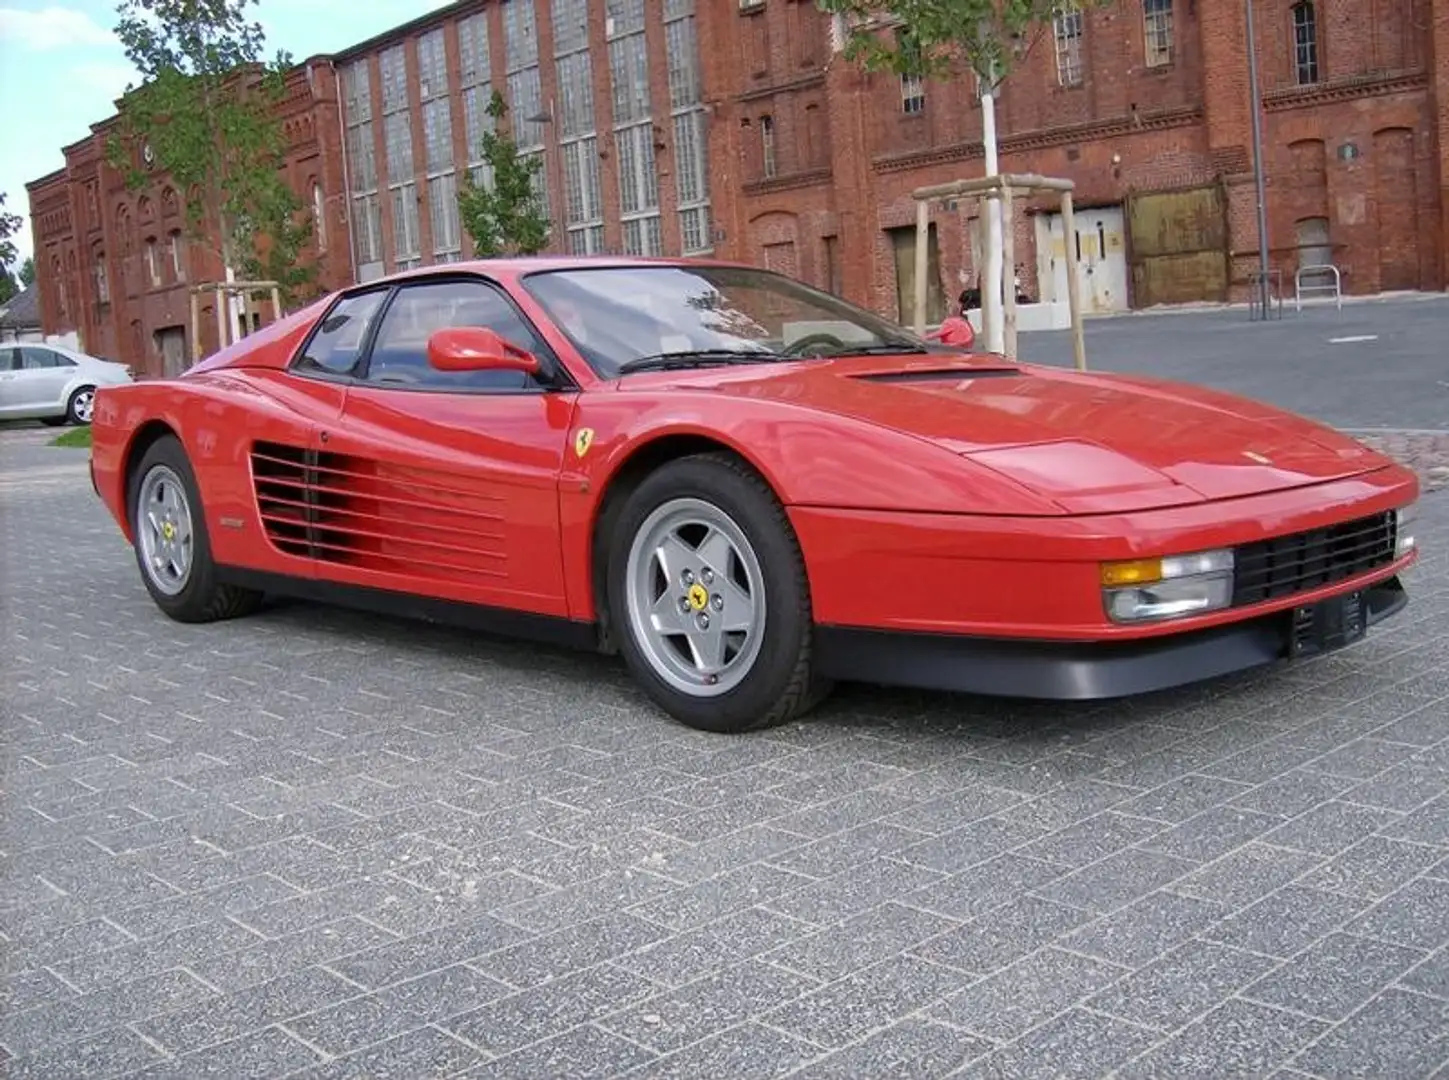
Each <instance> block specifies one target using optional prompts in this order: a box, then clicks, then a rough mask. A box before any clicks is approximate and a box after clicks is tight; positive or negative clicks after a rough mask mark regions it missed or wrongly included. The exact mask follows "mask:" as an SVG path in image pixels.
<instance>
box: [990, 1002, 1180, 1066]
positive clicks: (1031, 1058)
mask: <svg viewBox="0 0 1449 1080" xmlns="http://www.w3.org/2000/svg"><path fill="white" fill-rule="evenodd" d="M1156 1038H1157V1035H1156V1033H1155V1032H1152V1031H1149V1030H1148V1029H1146V1028H1141V1027H1138V1026H1137V1025H1135V1024H1129V1023H1128V1022H1127V1021H1125V1020H1117V1019H1114V1018H1113V1017H1110V1016H1103V1015H1101V1014H1098V1013H1092V1012H1087V1011H1085V1010H1083V1009H1072V1010H1071V1011H1069V1012H1066V1013H1063V1014H1062V1015H1060V1016H1058V1017H1056V1018H1055V1019H1053V1020H1051V1021H1049V1022H1048V1023H1046V1024H1043V1025H1042V1026H1041V1027H1038V1028H1035V1029H1033V1030H1032V1031H1030V1032H1028V1033H1027V1034H1026V1035H1025V1036H1024V1037H1022V1038H1020V1039H1018V1040H1016V1041H1015V1042H1013V1043H1011V1044H1010V1045H1009V1046H1005V1047H1002V1048H1001V1049H999V1050H997V1051H996V1052H995V1053H993V1054H991V1055H989V1056H987V1057H984V1058H980V1059H978V1060H977V1061H976V1062H975V1063H973V1064H972V1065H970V1066H969V1067H968V1068H967V1069H965V1070H964V1071H963V1072H962V1073H961V1075H962V1076H963V1077H972V1078H977V1077H980V1078H982V1080H985V1078H988V1077H990V1078H993V1080H995V1078H1000V1080H1008V1078H1010V1080H1028V1078H1030V1077H1037V1076H1052V1077H1088V1076H1105V1075H1107V1074H1109V1073H1111V1072H1112V1070H1113V1069H1114V1068H1116V1067H1117V1066H1118V1065H1120V1064H1121V1063H1122V1062H1124V1061H1126V1060H1128V1059H1129V1058H1131V1057H1132V1056H1133V1055H1135V1054H1138V1053H1141V1052H1142V1051H1143V1050H1145V1049H1147V1047H1149V1046H1151V1045H1152V1043H1153V1041H1154V1040H1155V1039H1156Z"/></svg>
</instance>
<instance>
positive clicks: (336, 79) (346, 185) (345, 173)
mask: <svg viewBox="0 0 1449 1080" xmlns="http://www.w3.org/2000/svg"><path fill="white" fill-rule="evenodd" d="M327 66H328V67H329V68H330V69H331V71H332V85H333V88H334V89H335V91H336V94H337V134H338V142H337V145H338V146H339V147H340V148H341V150H342V217H343V219H344V220H345V221H346V222H347V269H348V272H349V274H350V275H351V277H352V284H354V285H355V284H356V283H357V263H356V261H355V260H356V259H357V245H356V244H355V243H354V242H353V238H352V176H351V173H350V170H349V169H348V167H347V116H346V114H345V113H344V112H343V109H342V73H341V72H340V71H338V70H337V63H336V61H334V60H333V59H332V58H331V57H328V58H327Z"/></svg>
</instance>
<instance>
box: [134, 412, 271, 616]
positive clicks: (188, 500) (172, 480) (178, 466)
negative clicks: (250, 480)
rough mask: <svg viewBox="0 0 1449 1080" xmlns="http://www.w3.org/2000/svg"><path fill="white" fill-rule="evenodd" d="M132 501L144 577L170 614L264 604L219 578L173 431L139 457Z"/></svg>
mask: <svg viewBox="0 0 1449 1080" xmlns="http://www.w3.org/2000/svg"><path fill="white" fill-rule="evenodd" d="M128 501H129V503H130V508H131V515H130V517H131V535H132V537H133V539H134V546H135V549H136V562H137V563H138V564H139V566H140V567H141V578H142V580H143V581H144V582H145V584H146V591H147V592H149V593H150V594H151V599H152V600H154V601H155V602H156V606H157V607H159V608H160V609H161V610H162V611H164V612H165V613H166V614H167V615H169V616H171V617H172V618H173V619H176V620H177V621H178V622H211V621H213V620H216V619H226V618H232V617H234V616H237V615H242V614H245V613H246V612H248V611H251V610H253V609H255V608H256V607H257V605H258V604H260V602H261V599H262V598H261V595H260V594H258V593H256V592H254V591H253V590H251V589H243V588H240V587H238V586H236V585H230V584H225V583H223V582H221V581H219V580H218V579H217V566H216V563H215V562H214V561H213V559H212V557H211V542H210V539H209V538H208V536H207V532H206V516H205V513H204V512H203V510H202V505H201V494H200V492H199V491H198V490H197V486H196V476H195V474H194V473H193V472H192V470H191V463H190V462H189V461H188V460H187V459H186V450H185V449H184V448H183V447H182V445H181V441H180V440H179V439H177V438H176V437H175V436H174V435H166V436H163V437H162V438H160V439H157V440H156V441H155V442H154V443H152V444H151V445H150V447H148V448H147V450H146V452H145V453H144V454H143V455H142V456H141V460H140V461H139V462H137V464H136V468H135V469H134V471H132V473H131V478H130V489H129V500H128Z"/></svg>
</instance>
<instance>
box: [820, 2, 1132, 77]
mask: <svg viewBox="0 0 1449 1080" xmlns="http://www.w3.org/2000/svg"><path fill="white" fill-rule="evenodd" d="M1109 2H1111V0H884V2H880V0H816V3H817V5H818V7H819V8H820V10H822V11H825V12H827V13H829V14H832V15H840V16H843V17H844V19H845V23H846V38H845V49H844V53H845V56H846V58H847V59H849V60H851V61H852V62H854V63H858V64H860V65H861V66H862V67H864V68H865V69H866V70H867V71H889V72H893V73H895V74H898V75H919V76H921V77H922V78H942V77H947V76H949V75H951V74H953V73H956V72H959V71H961V70H963V69H965V70H971V71H975V72H976V73H977V74H978V75H979V76H980V77H981V79H982V81H983V83H984V84H985V85H987V86H994V85H997V84H999V83H1000V81H1001V80H1002V79H1004V78H1006V76H1007V75H1009V74H1010V73H1011V71H1012V70H1013V69H1014V68H1015V67H1016V65H1017V64H1018V63H1019V62H1020V60H1021V59H1022V58H1023V57H1025V56H1026V55H1027V53H1029V52H1030V50H1031V47H1032V46H1033V45H1034V44H1035V42H1036V39H1037V38H1038V37H1039V36H1040V33H1041V31H1042V30H1043V29H1044V28H1045V27H1047V26H1049V25H1050V24H1051V21H1052V19H1053V18H1054V17H1055V16H1057V15H1059V14H1062V13H1064V12H1068V11H1073V10H1078V9H1084V8H1089V7H1100V6H1104V5H1105V4H1106V3H1109Z"/></svg>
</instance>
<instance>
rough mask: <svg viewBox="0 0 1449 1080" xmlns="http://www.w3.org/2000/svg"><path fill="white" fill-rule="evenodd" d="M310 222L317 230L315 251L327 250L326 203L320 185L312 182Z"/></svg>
mask: <svg viewBox="0 0 1449 1080" xmlns="http://www.w3.org/2000/svg"><path fill="white" fill-rule="evenodd" d="M312 221H313V225H314V227H315V228H316V230H317V250H318V251H326V250H327V201H326V199H325V197H324V196H323V194H322V185H321V184H319V183H317V181H315V180H314V181H312Z"/></svg>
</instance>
